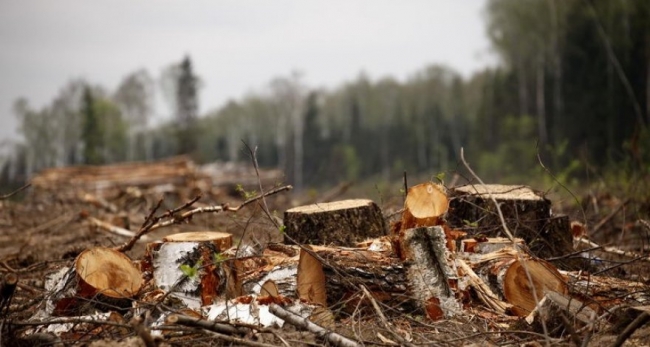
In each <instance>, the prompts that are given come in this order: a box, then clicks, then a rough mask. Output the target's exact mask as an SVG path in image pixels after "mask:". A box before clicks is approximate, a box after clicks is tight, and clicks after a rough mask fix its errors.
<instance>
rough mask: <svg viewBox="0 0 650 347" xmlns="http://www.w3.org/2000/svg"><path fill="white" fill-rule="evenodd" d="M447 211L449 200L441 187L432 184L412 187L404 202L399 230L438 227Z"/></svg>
mask: <svg viewBox="0 0 650 347" xmlns="http://www.w3.org/2000/svg"><path fill="white" fill-rule="evenodd" d="M448 209H449V200H448V199H447V194H446V193H445V192H444V188H443V187H441V186H439V185H437V184H434V183H432V182H427V183H422V184H418V185H416V186H413V187H411V188H409V190H408V193H407V195H406V201H405V202H404V213H402V225H401V229H402V230H406V229H411V228H417V227H425V226H434V225H438V224H440V222H441V220H442V216H443V215H444V214H445V213H447V210H448Z"/></svg>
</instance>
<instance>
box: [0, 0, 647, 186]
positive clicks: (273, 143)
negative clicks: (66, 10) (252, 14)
mask: <svg viewBox="0 0 650 347" xmlns="http://www.w3.org/2000/svg"><path fill="white" fill-rule="evenodd" d="M485 19H486V30H487V33H488V36H489V39H490V42H491V46H492V49H493V50H494V51H495V52H496V53H497V54H498V56H499V57H500V61H501V63H500V64H499V66H497V67H493V68H487V69H485V70H483V71H481V72H478V73H476V74H474V75H473V76H471V77H470V78H463V77H462V76H461V75H459V74H458V73H457V72H456V71H454V70H453V69H451V68H449V67H446V66H440V65H432V66H428V67H424V68H423V69H421V70H420V71H416V72H414V73H413V74H412V76H411V77H409V78H408V79H406V80H405V81H397V80H395V79H393V78H391V77H386V78H381V79H376V80H374V79H371V78H369V77H367V76H366V75H364V74H363V73H361V74H360V75H358V76H357V77H356V78H354V77H352V76H351V77H352V79H351V81H350V82H347V83H344V84H342V85H341V86H339V87H337V88H335V89H333V90H323V89H314V88H311V87H310V86H307V85H305V84H304V83H303V80H302V79H301V76H300V74H299V73H293V74H290V75H289V76H284V77H279V78H276V79H274V80H272V81H270V83H269V84H268V85H267V87H266V88H265V89H264V90H263V91H262V92H259V93H256V94H250V95H246V96H245V97H242V98H240V99H237V100H231V101H230V102H228V103H227V104H226V105H224V106H223V107H221V108H219V109H217V110H213V111H210V112H207V113H206V114H198V111H197V110H198V109H199V108H198V106H199V102H200V100H199V99H198V91H199V89H200V87H201V82H200V81H201V79H200V74H199V72H197V71H194V69H193V65H192V61H191V58H190V57H185V58H184V59H182V60H181V61H180V62H178V63H174V64H172V65H171V66H170V67H169V68H168V69H166V70H165V71H164V72H163V73H162V75H161V76H160V77H159V78H156V79H154V78H153V77H152V76H151V75H150V74H149V73H148V72H147V71H145V70H140V71H136V72H134V73H131V74H129V75H127V76H126V77H125V78H124V79H123V81H122V83H121V84H120V85H119V86H118V88H117V89H116V90H114V91H110V90H107V89H106V88H103V87H102V86H98V85H94V84H92V83H91V82H89V81H84V80H73V81H70V82H68V83H67V84H66V85H65V86H63V87H62V88H61V90H60V93H59V95H58V96H57V97H56V98H55V99H54V100H52V102H51V103H50V104H49V105H48V106H47V107H45V108H43V109H40V110H36V109H33V108H32V107H30V104H29V101H28V100H27V99H19V100H17V101H16V102H15V109H14V110H15V114H16V117H18V119H19V121H20V132H21V134H22V136H23V140H22V142H20V143H17V144H16V145H15V149H14V153H13V154H12V155H11V156H10V157H8V158H5V159H6V160H5V161H4V164H3V167H2V176H1V178H2V182H4V183H5V184H9V183H12V182H13V183H16V182H20V181H25V180H27V179H28V178H29V177H30V175H31V174H33V173H34V172H37V171H39V170H41V169H43V168H46V167H52V166H65V165H79V164H105V163H115V162H121V161H126V160H154V159H159V158H164V157H169V156H173V155H177V154H189V155H191V156H192V157H193V158H194V159H195V160H197V161H198V162H200V163H204V162H212V161H249V160H250V158H249V157H248V155H247V153H246V152H245V151H243V150H242V148H243V143H242V141H244V142H246V143H247V144H249V145H251V146H257V147H258V153H257V155H258V160H259V163H260V165H261V166H265V167H279V168H282V169H283V170H284V171H285V173H286V176H287V182H291V183H293V184H294V185H295V186H296V187H297V188H298V189H300V188H302V187H314V186H324V185H329V184H332V183H337V182H340V181H343V180H359V179H365V178H373V179H380V180H391V179H396V178H397V177H399V176H400V175H401V174H402V172H403V171H407V172H409V173H410V174H418V173H420V174H425V173H426V174H432V175H435V174H436V173H438V172H444V171H447V170H450V171H453V170H455V169H456V168H457V166H458V163H459V150H460V148H461V147H463V148H464V149H465V153H466V157H467V158H468V160H469V161H470V162H471V163H472V165H473V167H474V168H475V169H476V171H477V172H478V173H479V174H480V175H481V176H482V177H483V178H486V179H487V180H499V179H504V178H505V177H511V178H512V177H519V178H522V177H523V178H525V177H529V176H530V175H533V174H539V173H540V172H541V171H542V169H541V166H540V164H539V162H538V158H537V155H538V154H539V156H540V157H541V159H542V162H543V163H544V164H545V165H546V167H548V168H549V169H550V170H551V171H552V172H554V173H555V174H556V175H557V176H558V177H560V178H562V179H567V178H568V177H573V178H576V179H580V178H584V177H586V176H588V175H597V174H598V173H601V172H611V171H635V172H646V173H648V172H650V131H649V130H648V127H649V125H650V1H646V0H633V1H628V0H611V1H592V0H491V1H489V2H488V4H487V7H486V9H485ZM405 54H408V52H405ZM224 83H226V82H225V81H224ZM155 90H159V91H161V92H162V94H163V96H164V97H165V100H167V101H169V105H170V107H171V108H172V109H173V113H174V115H175V118H174V119H173V121H170V122H168V123H166V124H155V125H152V124H151V114H152V99H153V93H154V91H155Z"/></svg>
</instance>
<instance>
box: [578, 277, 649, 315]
mask: <svg viewBox="0 0 650 347" xmlns="http://www.w3.org/2000/svg"><path fill="white" fill-rule="evenodd" d="M566 276H567V277H568V286H569V293H570V294H571V295H572V296H573V297H575V298H578V299H579V300H581V301H584V302H585V303H587V304H588V305H589V306H590V307H591V308H593V309H594V310H596V311H597V312H598V313H602V312H604V311H606V310H609V309H611V308H613V307H618V306H644V305H648V304H649V303H650V293H649V292H648V285H647V284H644V283H641V282H636V281H629V280H624V279H620V278H616V277H605V276H592V275H589V274H588V273H584V272H575V271H572V272H566Z"/></svg>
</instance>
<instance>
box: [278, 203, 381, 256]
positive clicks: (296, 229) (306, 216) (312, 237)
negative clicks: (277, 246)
mask: <svg viewBox="0 0 650 347" xmlns="http://www.w3.org/2000/svg"><path fill="white" fill-rule="evenodd" d="M284 225H285V227H286V229H285V233H286V235H288V236H290V237H291V238H292V239H293V240H295V241H296V242H299V243H302V244H321V245H337V246H348V247H353V246H354V245H355V244H356V243H357V242H361V241H364V240H365V239H367V238H371V237H379V236H382V235H385V234H386V226H385V223H384V219H383V216H382V214H381V210H380V209H379V207H378V206H377V205H376V204H375V203H374V202H372V201H371V200H363V199H356V200H342V201H336V202H330V203H323V204H313V205H306V206H299V207H294V208H292V209H289V210H287V211H286V212H285V213H284Z"/></svg>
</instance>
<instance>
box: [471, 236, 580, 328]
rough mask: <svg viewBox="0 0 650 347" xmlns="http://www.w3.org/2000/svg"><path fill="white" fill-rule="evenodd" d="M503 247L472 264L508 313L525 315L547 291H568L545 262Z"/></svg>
mask: <svg viewBox="0 0 650 347" xmlns="http://www.w3.org/2000/svg"><path fill="white" fill-rule="evenodd" d="M518 252H519V253H517V251H514V250H513V249H511V248H503V249H501V250H499V251H497V252H494V253H489V254H485V255H483V256H482V257H481V258H480V259H479V260H476V261H473V262H472V267H474V269H475V272H476V273H477V274H478V275H479V276H480V277H482V278H483V280H484V281H485V282H486V283H488V285H490V287H491V288H492V290H493V291H494V292H495V293H498V294H499V295H500V296H501V297H502V298H503V299H504V300H505V301H506V302H508V303H509V304H511V305H513V307H512V309H511V310H512V313H513V314H515V315H518V316H526V315H528V314H529V313H530V311H532V310H533V309H534V308H535V306H536V305H537V303H538V302H539V301H540V300H542V298H543V297H544V295H545V294H546V293H547V292H549V291H554V292H558V293H562V294H566V293H567V292H568V288H567V285H566V280H565V279H564V278H563V277H562V275H561V274H560V273H559V271H558V270H557V269H556V268H555V267H554V266H553V265H552V264H550V263H549V262H546V261H544V260H541V259H536V258H532V257H530V256H529V255H527V254H525V253H523V252H522V251H518Z"/></svg>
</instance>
